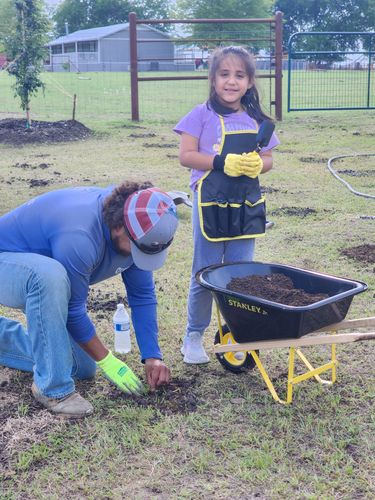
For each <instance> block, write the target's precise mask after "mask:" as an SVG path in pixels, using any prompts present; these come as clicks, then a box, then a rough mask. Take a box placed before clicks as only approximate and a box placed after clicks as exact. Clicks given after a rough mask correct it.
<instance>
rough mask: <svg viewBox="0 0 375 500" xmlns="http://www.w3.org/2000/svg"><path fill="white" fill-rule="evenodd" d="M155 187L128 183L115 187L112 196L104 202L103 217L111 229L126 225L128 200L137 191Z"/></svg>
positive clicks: (147, 183) (146, 183)
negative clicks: (125, 215)
mask: <svg viewBox="0 0 375 500" xmlns="http://www.w3.org/2000/svg"><path fill="white" fill-rule="evenodd" d="M150 187H153V185H152V183H151V182H149V181H145V182H142V183H139V182H131V181H126V182H123V183H122V184H120V185H119V186H117V187H115V189H114V190H113V191H112V193H111V194H110V195H108V196H107V198H106V199H105V200H104V204H103V217H104V222H105V223H106V224H107V226H108V227H109V229H115V228H118V227H121V226H123V225H124V205H125V202H126V199H127V198H128V197H129V196H130V195H131V194H133V193H135V192H136V191H140V190H141V189H147V188H150Z"/></svg>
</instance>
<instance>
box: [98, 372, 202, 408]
mask: <svg viewBox="0 0 375 500" xmlns="http://www.w3.org/2000/svg"><path fill="white" fill-rule="evenodd" d="M194 385H195V379H182V378H174V379H172V381H171V382H170V383H169V384H168V385H166V386H163V387H161V388H159V389H158V390H157V391H155V392H149V393H148V394H146V395H144V396H129V395H127V394H124V393H123V392H120V391H119V390H117V389H112V388H111V392H109V393H108V398H109V399H112V400H117V399H126V400H127V401H132V403H134V404H135V405H136V406H139V407H141V408H149V407H152V408H155V409H156V410H157V411H158V412H159V413H161V414H162V415H173V414H183V415H186V414H188V413H193V412H195V411H196V410H197V406H198V398H197V396H196V394H195V390H194Z"/></svg>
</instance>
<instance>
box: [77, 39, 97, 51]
mask: <svg viewBox="0 0 375 500" xmlns="http://www.w3.org/2000/svg"><path fill="white" fill-rule="evenodd" d="M77 50H78V52H98V42H97V41H96V40H91V41H90V42H78V43H77Z"/></svg>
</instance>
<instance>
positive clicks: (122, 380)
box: [97, 351, 144, 394]
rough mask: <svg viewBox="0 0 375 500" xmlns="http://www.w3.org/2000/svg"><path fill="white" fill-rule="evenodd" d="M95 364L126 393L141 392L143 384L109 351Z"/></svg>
mask: <svg viewBox="0 0 375 500" xmlns="http://www.w3.org/2000/svg"><path fill="white" fill-rule="evenodd" d="M97 365H98V366H99V367H100V368H101V369H102V370H103V372H104V375H105V376H106V378H107V379H108V380H109V381H110V382H112V383H113V384H115V385H117V387H118V388H119V389H121V390H122V391H123V392H126V393H127V394H141V393H142V392H144V386H143V384H142V382H141V381H140V380H139V378H138V377H137V376H136V375H135V374H134V372H133V371H132V370H131V369H130V368H129V367H128V365H126V364H125V363H124V362H123V361H121V360H120V359H117V358H116V357H115V356H114V355H113V354H112V352H111V351H109V353H108V354H107V356H106V357H105V358H104V359H102V360H101V361H98V362H97Z"/></svg>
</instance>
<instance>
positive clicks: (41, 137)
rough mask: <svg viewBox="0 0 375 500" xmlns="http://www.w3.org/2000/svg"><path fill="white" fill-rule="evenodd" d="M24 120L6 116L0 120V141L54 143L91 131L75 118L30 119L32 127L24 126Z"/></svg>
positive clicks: (67, 140)
mask: <svg viewBox="0 0 375 500" xmlns="http://www.w3.org/2000/svg"><path fill="white" fill-rule="evenodd" d="M25 123H26V120H24V119H21V118H6V119H5V120H0V143H5V144H10V145H12V146H22V145H24V144H31V143H55V142H69V141H76V140H83V139H86V138H87V137H89V136H90V135H91V134H92V131H91V130H90V129H89V128H87V127H86V126H85V125H83V124H82V123H80V122H78V121H76V120H65V121H57V122H46V121H37V120H34V121H32V127H31V128H26V126H25Z"/></svg>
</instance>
